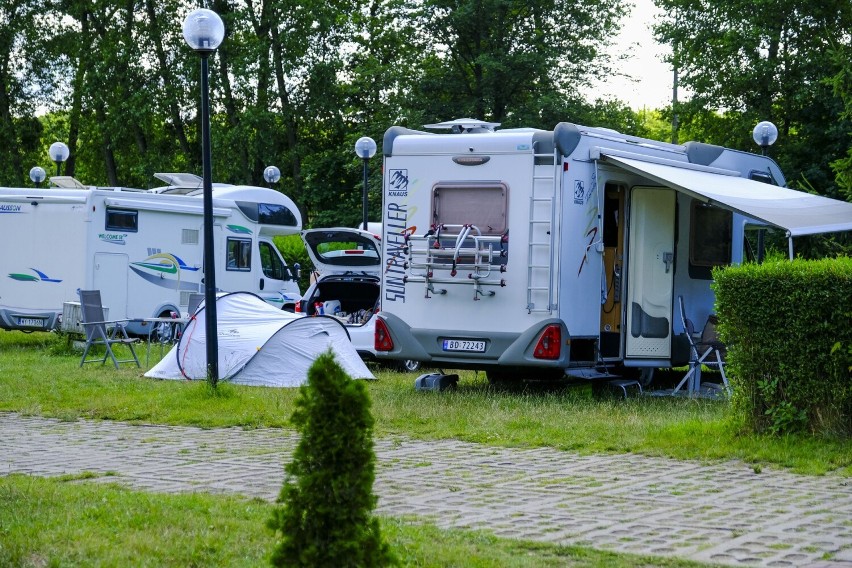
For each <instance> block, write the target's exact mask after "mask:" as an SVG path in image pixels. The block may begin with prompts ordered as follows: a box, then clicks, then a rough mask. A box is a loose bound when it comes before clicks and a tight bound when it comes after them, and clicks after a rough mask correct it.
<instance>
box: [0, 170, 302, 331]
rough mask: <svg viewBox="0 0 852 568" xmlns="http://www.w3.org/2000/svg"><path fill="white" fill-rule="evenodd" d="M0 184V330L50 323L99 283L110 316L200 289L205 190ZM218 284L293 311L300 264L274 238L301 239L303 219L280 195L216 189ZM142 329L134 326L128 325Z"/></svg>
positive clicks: (174, 303) (160, 306) (159, 307)
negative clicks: (0, 247)
mask: <svg viewBox="0 0 852 568" xmlns="http://www.w3.org/2000/svg"><path fill="white" fill-rule="evenodd" d="M52 181H55V182H58V183H61V184H62V185H65V186H70V187H51V188H41V189H34V188H0V238H2V240H3V242H4V243H5V244H6V246H5V249H6V252H5V253H4V255H3V270H2V273H0V327H2V328H5V329H10V330H11V329H22V330H28V331H29V330H50V329H54V328H55V327H57V326H58V320H59V318H60V315H61V314H62V310H63V304H64V303H65V302H72V301H78V297H77V290H78V289H99V290H100V291H101V297H102V299H103V303H104V306H105V307H106V308H108V310H109V312H108V313H109V317H110V319H125V318H127V319H144V318H152V317H161V316H166V317H168V315H169V314H170V312H179V313H186V312H187V307H188V304H189V295H190V294H191V293H193V292H195V293H198V292H203V291H204V284H203V281H204V267H203V258H204V255H203V242H204V239H203V216H204V208H203V197H202V192H201V191H200V190H194V191H193V190H185V191H174V192H162V191H144V190H138V189H129V188H121V187H114V188H96V187H86V186H82V185H80V184H79V182H76V183H74V182H69V181H68V180H62V179H57V178H54V180H52ZM212 214H213V222H214V249H215V259H216V286H217V288H218V289H220V290H222V291H249V292H254V293H255V294H257V295H259V296H261V297H262V298H263V299H264V300H266V301H267V302H269V303H270V304H272V305H274V306H277V307H279V308H282V309H290V310H292V309H293V307H294V306H295V304H296V302H297V301H298V300H299V298H300V297H301V295H300V291H299V286H298V283H297V276H296V274H295V272H296V270H295V267H294V269H291V267H288V266H287V264H286V263H285V262H284V260H283V259H282V258H281V255H280V253H279V252H278V249H277V248H276V247H275V245H274V243H273V242H272V237H273V236H276V235H291V234H297V233H298V232H299V230H300V229H301V226H302V222H301V215H300V213H299V210H298V208H297V207H296V205H295V204H294V203H293V201H292V200H291V199H290V198H289V197H287V196H286V195H283V194H282V193H280V192H278V191H275V190H272V189H267V188H262V187H251V186H235V185H224V184H216V185H215V186H214V188H213V211H212ZM128 328H129V329H130V330H131V331H134V332H136V333H145V328H144V327H143V326H142V324H141V323H140V322H134V323H133V324H132V325H130V326H129V327H128Z"/></svg>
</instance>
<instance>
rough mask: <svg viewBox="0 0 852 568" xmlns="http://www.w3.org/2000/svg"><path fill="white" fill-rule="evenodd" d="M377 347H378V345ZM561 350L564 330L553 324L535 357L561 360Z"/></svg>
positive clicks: (541, 338)
mask: <svg viewBox="0 0 852 568" xmlns="http://www.w3.org/2000/svg"><path fill="white" fill-rule="evenodd" d="M377 329H378V326H377ZM376 345H378V343H377V344H376ZM561 349H562V328H560V327H559V326H558V325H556V324H551V325H549V326H547V327H546V328H544V332H543V333H542V334H541V337H540V338H539V340H538V343H537V344H536V346H535V351H534V352H533V357H535V358H536V359H559V353H560V350H561Z"/></svg>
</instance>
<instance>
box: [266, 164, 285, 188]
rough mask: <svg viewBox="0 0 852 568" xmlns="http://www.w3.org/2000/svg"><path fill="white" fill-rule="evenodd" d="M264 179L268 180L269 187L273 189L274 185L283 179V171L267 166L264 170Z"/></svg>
mask: <svg viewBox="0 0 852 568" xmlns="http://www.w3.org/2000/svg"><path fill="white" fill-rule="evenodd" d="M263 179H265V180H266V183H268V184H269V187H272V186H273V185H274V184H276V183H278V180H279V179H281V170H279V169H278V168H276V167H275V166H267V167H266V169H265V170H263Z"/></svg>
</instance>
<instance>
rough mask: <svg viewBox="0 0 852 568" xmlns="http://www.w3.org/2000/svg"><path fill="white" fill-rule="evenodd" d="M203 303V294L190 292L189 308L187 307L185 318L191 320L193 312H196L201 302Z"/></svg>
mask: <svg viewBox="0 0 852 568" xmlns="http://www.w3.org/2000/svg"><path fill="white" fill-rule="evenodd" d="M203 301H204V294H201V293H200V292H190V294H189V306H187V309H186V311H187V312H188V313H187V317H189V318H190V319H192V317H193V316H194V315H195V312H197V311H198V306H200V305H201V302H203Z"/></svg>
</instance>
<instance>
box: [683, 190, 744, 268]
mask: <svg viewBox="0 0 852 568" xmlns="http://www.w3.org/2000/svg"><path fill="white" fill-rule="evenodd" d="M689 226H690V235H689V276H690V277H691V278H700V279H704V280H710V279H711V274H710V271H711V269H712V268H713V267H714V266H727V265H728V264H730V263H731V246H732V240H733V239H732V231H733V214H732V213H731V212H730V211H727V210H725V209H721V208H719V207H714V206H712V205H708V204H706V203H701V202H698V201H694V202H693V203H692V210H691V212H690V224H689Z"/></svg>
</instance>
